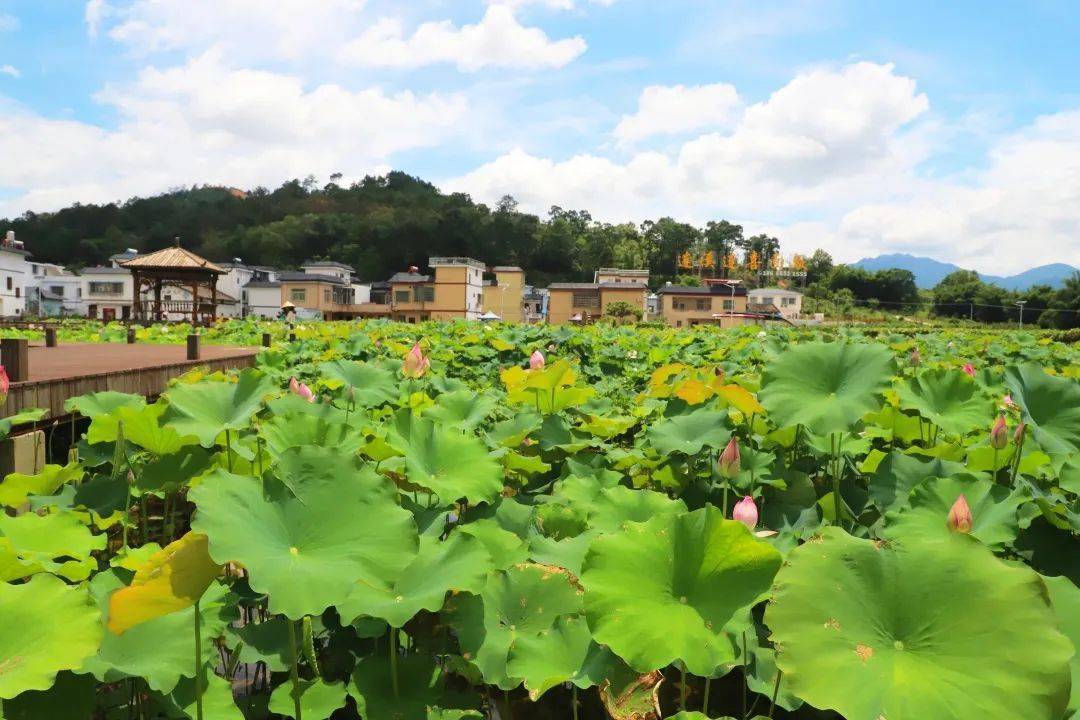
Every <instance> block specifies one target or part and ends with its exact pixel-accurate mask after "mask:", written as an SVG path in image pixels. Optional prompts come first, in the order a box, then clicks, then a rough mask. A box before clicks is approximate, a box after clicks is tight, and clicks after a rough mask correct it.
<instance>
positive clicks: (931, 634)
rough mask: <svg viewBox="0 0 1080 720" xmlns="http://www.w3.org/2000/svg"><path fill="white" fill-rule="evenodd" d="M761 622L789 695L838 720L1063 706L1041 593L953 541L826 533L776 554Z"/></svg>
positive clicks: (1032, 580) (1011, 714)
mask: <svg viewBox="0 0 1080 720" xmlns="http://www.w3.org/2000/svg"><path fill="white" fill-rule="evenodd" d="M991 619H992V620H991ZM765 622H766V624H767V625H768V626H769V628H770V630H771V631H772V640H773V642H774V643H775V644H776V645H777V648H778V655H777V665H778V666H779V668H780V670H781V671H783V673H784V676H785V677H786V678H787V679H788V682H789V683H790V688H791V692H792V693H794V694H795V695H797V696H799V697H801V698H803V699H804V700H806V702H808V703H810V704H811V705H813V706H815V707H818V708H823V709H832V710H836V711H837V712H839V713H840V714H842V715H843V716H844V717H846V718H852V719H853V720H874V719H875V718H879V717H885V718H889V720H925V718H944V717H960V716H962V717H978V718H984V719H985V720H1006V719H1008V720H1028V719H1030V720H1036V718H1041V719H1045V718H1051V717H1053V718H1058V717H1061V716H1062V714H1063V713H1064V710H1065V704H1066V700H1067V699H1068V692H1069V668H1068V661H1069V657H1070V656H1071V655H1072V645H1071V643H1070V642H1069V641H1068V639H1067V638H1066V637H1065V636H1064V635H1062V634H1061V633H1060V632H1059V631H1058V629H1057V621H1056V619H1055V617H1054V612H1053V609H1052V608H1051V607H1050V605H1049V603H1048V601H1047V597H1046V588H1045V586H1044V585H1043V583H1042V581H1041V580H1040V579H1039V577H1038V576H1037V575H1035V573H1033V572H1032V571H1031V570H1028V569H1027V568H1021V567H1013V566H1009V565H1006V564H1005V563H1003V562H1002V561H1000V560H998V559H997V558H996V557H994V555H993V554H992V553H991V552H990V551H989V550H987V549H986V548H985V547H983V546H982V545H980V544H979V543H977V542H975V541H974V540H972V539H971V538H968V537H965V536H962V535H952V536H948V537H944V538H943V539H941V540H935V541H926V540H915V539H911V540H905V541H903V542H897V543H894V544H893V545H891V546H890V545H882V544H880V543H875V542H872V541H870V540H860V539H857V538H853V537H851V536H850V535H848V534H846V533H844V532H843V531H841V530H839V529H838V528H829V529H827V530H826V532H825V534H824V535H823V536H822V537H821V538H819V539H816V540H812V541H810V542H808V543H806V544H805V545H802V546H801V547H799V548H796V549H795V550H793V551H792V552H791V554H790V555H789V556H788V561H787V564H785V566H784V568H783V570H781V571H780V573H779V574H778V575H777V577H776V586H775V588H774V597H773V602H772V603H771V604H770V605H769V607H768V609H767V610H766V613H765Z"/></svg>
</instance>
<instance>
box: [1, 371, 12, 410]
mask: <svg viewBox="0 0 1080 720" xmlns="http://www.w3.org/2000/svg"><path fill="white" fill-rule="evenodd" d="M10 389H11V381H10V380H8V376H7V369H6V368H5V367H4V366H3V365H0V405H3V404H4V403H5V402H7V396H8V390H10Z"/></svg>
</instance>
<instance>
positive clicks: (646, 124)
mask: <svg viewBox="0 0 1080 720" xmlns="http://www.w3.org/2000/svg"><path fill="white" fill-rule="evenodd" d="M739 107H740V100H739V93H738V92H737V91H736V90H735V86H734V85H729V84H727V83H714V84H712V85H690V86H687V85H673V86H663V85H651V86H649V87H647V88H645V90H643V91H642V93H641V97H639V98H638V109H637V112H636V113H634V114H633V115H623V117H622V120H621V121H620V122H619V124H618V126H616V128H615V137H616V138H617V139H618V140H619V142H623V143H629V142H636V141H639V140H643V139H645V138H648V137H652V136H653V135H675V134H680V133H685V132H690V131H692V130H701V129H703V128H710V127H719V126H723V125H725V124H727V123H729V122H730V121H731V120H732V119H733V118H734V117H735V115H736V112H737V111H738V110H739Z"/></svg>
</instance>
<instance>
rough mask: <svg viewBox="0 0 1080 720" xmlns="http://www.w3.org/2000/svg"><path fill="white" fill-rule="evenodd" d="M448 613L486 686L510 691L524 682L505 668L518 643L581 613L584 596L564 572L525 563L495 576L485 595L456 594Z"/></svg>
mask: <svg viewBox="0 0 1080 720" xmlns="http://www.w3.org/2000/svg"><path fill="white" fill-rule="evenodd" d="M447 608H448V613H447V621H448V622H449V623H450V626H451V627H452V628H454V630H455V631H456V632H457V634H458V640H459V641H460V643H461V649H462V651H463V653H465V657H466V659H468V660H471V661H472V662H474V663H475V664H476V666H477V667H478V668H479V669H480V672H482V673H483V675H484V680H485V681H487V682H488V683H490V684H492V685H497V686H498V687H500V688H502V689H504V690H509V689H511V688H514V687H517V685H519V684H520V683H521V679H520V678H515V677H513V676H512V675H510V674H509V672H508V670H507V666H506V664H507V657H508V654H509V651H510V646H511V645H512V644H513V642H514V640H515V639H516V638H518V637H520V636H523V635H536V634H538V633H540V632H541V631H543V630H548V629H550V628H551V627H552V625H554V623H555V619H556V618H557V617H559V616H560V615H574V614H578V613H580V612H581V591H580V590H579V589H578V588H577V587H576V586H575V585H574V584H573V582H572V580H571V578H570V575H569V574H568V573H567V572H566V571H565V570H563V569H561V568H555V567H549V566H546V565H535V564H530V563H525V564H521V565H515V566H514V567H512V568H510V569H509V570H507V571H505V572H497V573H493V574H492V575H491V576H490V577H489V578H488V581H487V585H486V586H485V587H484V589H483V591H482V592H481V593H480V595H456V596H454V597H453V598H451V600H450V601H449V602H448V603H447Z"/></svg>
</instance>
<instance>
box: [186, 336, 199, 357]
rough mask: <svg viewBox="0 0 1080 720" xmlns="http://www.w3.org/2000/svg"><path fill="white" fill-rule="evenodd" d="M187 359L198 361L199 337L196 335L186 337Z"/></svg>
mask: <svg viewBox="0 0 1080 720" xmlns="http://www.w3.org/2000/svg"><path fill="white" fill-rule="evenodd" d="M187 359H188V360H198V359H199V335H198V334H196V333H192V334H191V335H188V336H187Z"/></svg>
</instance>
